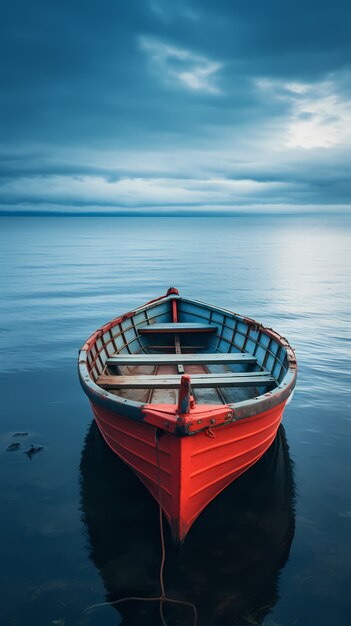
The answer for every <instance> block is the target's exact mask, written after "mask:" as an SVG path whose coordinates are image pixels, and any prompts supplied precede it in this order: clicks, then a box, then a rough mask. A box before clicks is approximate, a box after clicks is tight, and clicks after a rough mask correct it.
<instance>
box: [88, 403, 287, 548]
mask: <svg viewBox="0 0 351 626" xmlns="http://www.w3.org/2000/svg"><path fill="white" fill-rule="evenodd" d="M284 407H285V401H284V402H282V403H280V404H278V405H277V406H275V407H274V408H272V409H270V410H268V411H265V412H262V413H258V414H257V415H255V416H253V417H248V418H245V419H242V420H238V421H235V422H232V423H230V424H227V425H225V426H222V427H218V428H215V429H213V430H211V429H209V428H207V429H206V430H202V431H200V432H197V433H196V434H194V435H192V436H186V437H178V436H176V435H174V434H172V433H169V432H164V431H162V433H161V436H160V439H159V442H158V444H157V445H158V450H159V453H158V454H157V449H156V436H157V433H159V432H160V431H159V430H158V429H157V428H156V427H154V426H152V425H151V424H149V423H146V422H145V421H136V420H133V419H128V418H124V417H120V416H119V415H117V414H116V413H114V412H112V411H110V410H108V409H106V408H103V407H102V406H98V405H96V404H94V403H92V408H93V411H94V415H95V418H96V422H97V424H98V426H99V429H100V431H101V433H102V435H103V437H104V439H105V441H106V442H107V444H108V445H109V446H110V448H111V449H112V450H113V451H114V452H115V453H116V454H117V455H118V456H119V457H120V458H121V459H122V460H123V461H125V463H127V464H128V465H129V466H130V467H131V468H132V469H133V470H134V472H135V473H136V474H137V476H138V477H139V478H140V480H142V482H143V483H144V484H145V485H146V487H147V488H148V490H149V491H150V492H151V494H152V495H153V496H154V497H155V499H156V500H157V501H158V502H159V501H160V499H161V502H160V504H161V506H162V508H163V510H164V513H165V515H166V517H167V519H168V521H169V524H170V526H171V529H172V534H173V537H174V539H175V540H176V541H179V542H181V541H183V540H184V539H185V536H186V534H187V532H188V531H189V529H190V527H191V525H192V524H193V522H194V521H195V519H196V518H197V517H198V515H199V514H200V513H201V511H202V510H203V509H204V508H205V507H206V506H207V504H208V503H209V502H210V501H211V500H212V499H213V498H215V497H216V496H217V494H218V493H219V492H220V491H222V490H223V489H224V488H225V487H226V486H227V485H229V483H231V482H232V481H233V480H235V478H237V477H238V476H240V474H242V473H243V472H245V471H246V470H247V469H248V468H249V467H250V466H251V465H253V464H254V463H255V462H256V461H257V460H258V459H259V458H260V457H261V456H262V455H263V454H264V452H265V451H266V450H267V449H268V448H269V446H270V445H271V443H272V442H273V440H274V438H275V436H276V432H277V430H278V427H279V424H280V422H281V419H282V415H283V411H284ZM149 408H151V406H150V405H149ZM155 408H156V407H155ZM213 408H214V407H212V409H213ZM158 458H159V464H158Z"/></svg>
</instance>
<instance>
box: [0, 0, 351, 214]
mask: <svg viewBox="0 0 351 626" xmlns="http://www.w3.org/2000/svg"><path fill="white" fill-rule="evenodd" d="M350 14H351V5H349V3H346V2H341V0H337V1H336V2H334V3H333V4H332V6H331V5H330V6H329V5H327V3H320V2H316V1H314V0H313V1H312V0H309V1H308V2H302V1H301V0H300V1H297V2H295V3H291V2H288V1H283V0H274V1H273V0H269V1H267V2H262V0H252V1H251V2H250V3H247V2H243V1H242V2H239V3H238V2H235V3H234V2H231V1H226V2H225V1H224V0H218V1H216V2H214V1H211V2H210V1H207V0H201V1H200V0H198V1H189V2H188V1H187V2H185V1H182V0H178V2H170V1H169V2H168V1H165V0H162V1H161V0H150V1H149V2H148V1H146V0H145V2H144V1H140V0H138V1H137V0H130V1H129V2H122V1H121V0H119V1H117V0H114V1H112V0H101V1H100V2H99V3H97V2H96V1H95V2H92V1H91V0H84V1H83V0H72V1H71V2H68V1H67V0H66V1H62V0H61V2H59V1H58V0H51V1H50V2H47V0H45V1H44V0H33V1H32V2H31V3H28V2H24V1H23V0H13V1H12V2H11V3H6V4H5V3H3V7H2V16H1V21H0V41H1V44H0V80H1V97H0V142H1V155H2V156H1V157H0V202H1V205H2V207H3V208H4V209H7V208H8V207H16V206H17V205H18V206H23V205H24V204H25V205H26V206H27V205H28V206H30V207H34V206H36V205H38V206H39V205H40V206H43V205H44V204H45V201H47V203H48V204H49V203H50V205H51V206H57V207H60V206H62V207H65V206H82V207H84V206H90V205H94V206H95V207H99V206H102V207H104V206H110V207H112V208H113V207H120V206H126V207H128V206H131V207H135V206H138V207H145V208H147V207H151V206H155V207H157V206H160V207H161V206H162V207H165V206H179V207H181V206H184V207H188V206H195V207H201V206H225V207H226V206H237V205H240V206H244V205H247V204H250V203H261V204H268V202H271V203H272V204H277V205H278V204H291V205H294V204H301V205H303V204H306V205H310V204H315V205H318V204H323V203H324V204H349V203H350V183H349V178H348V174H347V169H348V168H347V163H349V157H350V143H351V138H350V136H349V134H348V133H349V131H348V130H347V128H349V127H350V122H351V112H350V106H349V96H350V80H349V77H350V62H351V46H350V37H349V26H348V25H349V23H350V17H351V15H350ZM136 181H137V182H136ZM231 181H238V184H237V185H236V186H235V185H233V184H232V183H231ZM245 181H246V182H245ZM250 181H251V183H250ZM86 188H87V189H89V193H85V189H86Z"/></svg>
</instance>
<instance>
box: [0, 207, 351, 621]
mask: <svg viewBox="0 0 351 626" xmlns="http://www.w3.org/2000/svg"><path fill="white" fill-rule="evenodd" d="M350 235H351V218H350V216H349V215H346V214H344V215H326V214H321V215H318V214H314V215H302V214H299V215H285V216H279V215H249V216H233V217H218V218H215V217H200V216H199V217H131V218H127V217H2V218H1V219H0V293H1V301H0V380H1V385H0V386H1V409H0V413H1V419H0V466H1V468H0V503H1V508H0V511H1V513H0V548H1V549H0V554H1V560H0V563H1V566H0V588H1V592H2V593H1V603H0V624H1V625H4V626H5V625H6V626H49V625H54V624H56V625H60V626H75V625H77V626H83V625H84V626H100V625H103V626H116V625H119V624H121V625H128V626H131V625H133V626H134V625H135V626H139V625H142V626H158V625H159V624H161V623H162V622H161V616H160V606H159V602H158V601H143V600H126V601H124V602H121V603H116V601H118V600H120V599H123V598H126V597H131V596H132V597H140V596H141V597H144V596H145V597H157V596H159V595H160V585H159V569H160V560H161V544H160V531H159V520H158V508H157V505H156V503H155V502H154V500H153V499H152V497H151V496H150V494H149V493H148V492H147V491H146V489H145V488H144V487H143V485H142V484H141V483H140V482H139V480H138V479H137V478H136V477H135V476H134V474H133V473H132V472H131V471H130V470H129V469H128V468H127V467H126V466H124V465H123V463H122V462H121V461H120V460H119V459H118V458H116V457H115V456H114V455H113V453H112V452H111V451H110V450H109V449H108V448H107V446H106V444H105V443H104V441H103V440H102V439H101V437H100V435H99V433H98V431H97V429H96V428H95V427H94V424H93V420H92V412H91V408H90V406H89V403H88V400H87V398H86V397H85V395H84V393H83V391H82V389H81V388H80V385H79V381H78V376H77V355H78V350H79V348H80V347H81V346H82V345H83V343H84V341H85V339H86V338H87V337H88V336H89V335H90V334H91V333H92V332H93V331H94V330H95V329H96V328H98V327H100V326H101V325H102V324H103V323H105V322H107V321H109V320H110V319H111V318H113V317H116V316H117V315H119V314H123V313H125V312H127V311H129V310H131V309H133V308H134V307H137V306H139V305H141V304H143V303H145V302H146V301H148V300H150V299H152V298H155V297H158V296H160V295H162V294H165V292H166V291H167V289H168V288H169V287H170V286H173V287H176V288H177V289H178V290H179V292H180V294H181V295H184V296H187V297H193V298H195V299H198V300H203V301H206V302H208V303H212V304H214V305H218V306H220V307H223V308H227V309H230V310H233V311H235V312H238V313H241V314H243V315H246V316H249V317H252V318H254V319H256V320H257V321H259V322H262V323H263V324H264V325H265V326H268V327H270V328H273V329H275V330H276V331H278V332H279V333H280V334H282V335H283V336H285V337H287V338H288V340H289V342H290V343H291V345H292V346H293V347H294V349H295V351H296V356H297V362H298V381H297V386H296V389H295V392H294V395H293V397H292V400H291V402H290V403H289V405H288V406H287V407H286V410H285V413H284V417H283V425H282V427H281V428H280V430H279V432H278V435H277V438H276V440H275V441H274V443H273V445H272V446H271V448H270V449H269V450H268V451H267V453H266V454H265V455H264V457H263V458H262V459H261V460H260V461H259V462H258V463H257V464H256V465H255V466H254V467H253V468H251V469H250V470H249V471H248V472H246V474H244V475H243V476H242V477H240V478H239V479H238V480H237V481H235V482H234V483H232V484H231V485H230V486H229V487H228V488H227V489H225V490H224V491H223V492H222V493H221V494H220V495H219V496H218V497H217V498H216V499H215V500H214V501H213V502H211V503H210V504H209V506H208V507H207V509H206V510H205V511H204V512H203V513H202V514H201V515H200V517H199V518H198V520H197V521H196V522H195V523H194V525H193V527H192V529H191V531H190V532H189V534H188V536H187V538H186V541H185V543H184V545H183V546H180V547H179V546H178V547H177V546H175V545H173V543H172V541H171V538H170V533H169V529H168V526H167V523H166V522H165V524H164V526H165V547H166V562H165V570H164V582H165V589H166V595H167V596H168V597H170V598H173V599H178V600H182V601H185V602H188V603H189V605H180V604H174V603H167V604H164V607H163V611H164V620H165V622H166V623H167V625H168V626H174V625H182V626H188V625H193V624H194V623H195V619H196V623H197V626H214V625H220V626H226V625H228V626H229V625H230V626H245V625H247V624H253V625H255V624H263V625H265V626H295V625H296V626H307V625H308V626H331V625H333V626H349V624H350V623H351V595H350V585H351V470H350V458H351V436H350V435H351V410H350V397H351V376H350V353H351V351H350V346H351V343H350V341H351V324H350V318H351V279H350V276H351V237H350ZM96 605H98V606H96ZM194 606H195V608H196V615H195V611H194Z"/></svg>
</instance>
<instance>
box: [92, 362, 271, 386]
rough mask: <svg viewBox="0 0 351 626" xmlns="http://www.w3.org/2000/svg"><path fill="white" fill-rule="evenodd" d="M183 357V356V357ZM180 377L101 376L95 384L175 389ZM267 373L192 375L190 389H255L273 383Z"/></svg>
mask: <svg viewBox="0 0 351 626" xmlns="http://www.w3.org/2000/svg"><path fill="white" fill-rule="evenodd" d="M183 356H185V355H183ZM180 381H181V376H177V375H176V374H174V375H173V374H172V375H165V376H163V375H162V374H161V375H159V376H147V375H145V376H108V375H106V374H101V376H99V377H98V379H97V381H96V382H97V384H98V385H100V387H103V388H104V389H150V388H155V389H177V388H178V387H179V385H180ZM275 382H276V381H275V378H274V377H273V376H271V374H269V373H267V372H252V373H246V372H239V373H236V374H234V373H228V374H194V375H193V376H191V386H192V387H255V386H261V385H268V384H270V383H275Z"/></svg>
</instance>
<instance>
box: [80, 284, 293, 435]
mask: <svg viewBox="0 0 351 626" xmlns="http://www.w3.org/2000/svg"><path fill="white" fill-rule="evenodd" d="M174 299H176V300H181V301H182V302H187V303H190V304H195V305H197V306H200V307H203V308H205V309H209V308H210V309H212V310H215V311H216V312H218V313H221V314H223V315H229V316H232V317H233V316H234V317H235V318H236V320H238V321H239V322H243V323H244V324H247V325H248V326H251V327H254V328H255V329H256V330H257V331H259V332H262V333H263V334H265V335H267V336H268V337H270V338H271V339H274V340H275V341H277V343H278V344H279V346H280V347H283V348H285V350H286V359H287V371H286V373H285V374H284V377H283V378H282V380H281V381H280V383H279V384H277V386H276V387H275V388H274V389H272V390H271V391H269V392H266V393H264V394H261V395H258V396H256V397H254V398H250V399H248V400H243V401H240V402H235V403H228V404H226V405H221V406H220V405H218V406H216V405H208V406H207V405H206V406H207V408H208V409H209V410H215V409H219V408H221V409H224V410H226V409H230V410H231V411H233V418H232V419H231V420H228V422H231V421H236V420H239V419H245V418H247V417H252V416H255V415H257V414H258V413H262V412H264V411H267V410H270V409H271V408H273V407H275V406H277V405H279V404H281V403H283V402H285V401H287V399H288V398H289V396H290V395H291V393H292V392H293V389H294V386H295V383H296V377H297V363H296V356H295V353H294V350H293V349H292V347H291V346H290V344H289V342H288V340H287V339H286V338H285V337H283V336H282V335H280V334H279V333H278V332H276V331H274V330H273V329H272V328H269V327H266V326H264V325H263V324H262V323H260V322H257V321H256V320H254V319H252V318H250V317H247V316H243V315H241V314H238V313H236V312H234V311H231V310H229V309H225V308H223V307H219V306H217V305H211V304H208V303H206V302H203V301H199V300H195V299H193V298H187V297H183V296H180V295H179V294H178V293H175V292H174V291H171V292H170V293H167V294H166V295H165V296H161V297H159V298H155V299H154V300H151V301H149V302H147V303H146V304H143V305H141V306H139V307H137V308H135V309H132V310H131V311H129V312H128V313H125V314H123V315H120V316H118V317H115V318H113V319H112V320H111V321H109V322H107V323H105V324H104V325H103V326H101V328H99V329H98V330H96V331H95V332H94V333H92V334H91V335H90V337H89V338H88V339H87V340H86V341H85V343H84V345H83V347H82V348H81V349H80V351H79V358H78V371H79V378H80V383H81V385H82V388H83V390H84V391H85V393H86V395H87V396H88V398H89V400H90V401H91V402H93V403H96V404H98V405H101V406H103V407H105V408H107V409H109V410H110V411H112V412H114V413H118V414H119V415H120V416H121V417H128V418H132V419H137V420H138V421H144V420H145V415H144V409H145V408H147V409H148V410H150V409H151V408H152V406H155V409H157V410H160V409H161V410H162V408H161V407H162V405H150V404H147V403H145V402H138V401H135V400H130V399H128V398H122V397H120V396H115V395H114V394H112V393H110V392H108V391H107V390H104V389H102V388H101V387H100V386H99V385H97V384H96V383H95V382H94V380H93V378H92V376H91V375H90V373H89V370H88V367H87V357H88V353H89V352H90V350H91V349H92V347H93V346H94V345H95V344H96V342H97V341H98V339H100V338H101V337H102V335H104V334H105V333H106V332H108V331H110V330H111V329H112V328H114V327H115V326H116V325H118V324H121V323H122V322H123V321H125V320H127V319H129V318H132V317H133V316H134V315H136V314H137V313H141V312H143V311H146V310H149V309H151V308H154V307H155V306H157V304H161V303H162V302H165V301H169V300H174ZM266 349H268V348H266ZM244 353H245V350H244ZM248 354H249V353H248ZM198 406H199V408H200V407H201V404H200V405H198ZM204 408H205V406H204ZM145 421H146V420H145ZM228 422H226V423H228ZM196 432H199V430H197V431H196ZM196 432H194V431H193V432H191V433H190V432H185V431H183V429H178V430H177V432H176V433H175V434H178V435H188V434H196Z"/></svg>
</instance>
